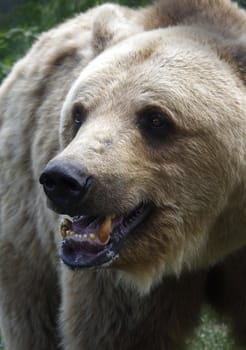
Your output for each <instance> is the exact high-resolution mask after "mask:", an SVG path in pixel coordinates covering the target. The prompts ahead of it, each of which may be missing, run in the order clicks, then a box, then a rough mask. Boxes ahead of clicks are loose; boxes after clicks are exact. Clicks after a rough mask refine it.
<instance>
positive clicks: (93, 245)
mask: <svg viewBox="0 0 246 350" xmlns="http://www.w3.org/2000/svg"><path fill="white" fill-rule="evenodd" d="M152 209H153V206H152V205H151V204H141V205H140V206H138V207H137V208H135V209H134V210H133V211H131V212H129V213H127V214H125V215H118V216H116V215H108V216H76V217H74V218H72V220H71V221H70V220H68V219H64V220H63V222H62V224H61V235H62V237H63V241H62V248H61V258H62V260H63V262H64V263H65V264H66V265H68V266H70V267H72V268H77V267H93V266H94V267H96V266H102V265H107V264H110V263H111V262H112V261H113V260H114V259H116V258H117V257H118V255H119V251H120V250H121V247H122V246H123V244H124V242H125V240H126V239H127V237H128V235H129V234H130V232H132V231H133V230H134V229H135V228H136V227H137V226H139V225H140V224H141V223H143V221H144V220H145V219H146V218H147V217H148V216H149V214H150V213H151V211H152Z"/></svg>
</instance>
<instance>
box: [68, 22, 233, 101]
mask: <svg viewBox="0 0 246 350" xmlns="http://www.w3.org/2000/svg"><path fill="white" fill-rule="evenodd" d="M206 44H207V45H206ZM224 66H225V65H224V62H223V63H222V61H221V60H220V59H219V57H218V55H217V52H216V51H215V50H213V48H211V46H210V44H209V40H208V39H206V37H204V36H203V34H202V33H201V35H200V39H199V33H198V32H196V35H195V33H194V30H190V29H189V28H188V29H187V28H185V27H184V28H182V27H181V28H179V27H178V28H166V29H159V30H154V31H151V32H144V33H141V34H137V35H134V36H133V37H131V38H129V39H126V40H125V41H123V42H122V43H120V44H118V45H115V46H114V47H113V48H110V49H108V50H106V51H105V52H104V53H102V54H101V55H99V56H98V57H97V58H95V59H94V60H93V61H92V62H91V63H89V65H88V66H87V67H86V68H85V69H84V70H83V71H82V73H81V74H80V76H79V78H78V79H77V81H76V82H75V83H74V85H73V87H72V88H71V90H70V93H69V96H68V100H70V101H73V100H74V99H76V98H80V97H81V96H86V95H87V94H88V98H89V97H90V96H91V95H92V90H93V92H94V96H95V95H104V93H107V92H109V90H112V89H114V90H116V88H117V86H122V84H126V83H129V85H132V84H134V86H135V88H137V86H139V87H142V86H144V85H146V86H148V87H149V88H151V86H152V87H153V88H156V86H157V82H158V83H160V84H161V85H162V87H164V86H166V87H167V88H170V85H171V86H173V84H175V83H178V84H181V85H183V84H186V83H188V84H190V82H191V81H192V82H194V83H195V82H196V81H197V79H198V82H199V84H204V85H206V84H208V85H210V88H211V84H212V83H213V84H220V80H222V84H224V81H223V67H224ZM218 69H219V70H220V74H218ZM211 74H212V78H214V77H215V76H216V78H217V80H216V81H214V79H213V82H212V79H211ZM205 77H207V79H205ZM225 77H226V79H228V72H227V71H226V72H225ZM105 86H107V89H105ZM121 91H122V90H121ZM136 92H137V91H136ZM94 96H93V97H94ZM89 99H90V98H89Z"/></svg>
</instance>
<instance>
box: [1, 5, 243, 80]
mask: <svg viewBox="0 0 246 350" xmlns="http://www.w3.org/2000/svg"><path fill="white" fill-rule="evenodd" d="M214 1H217V0H214ZM105 2H106V1H105V0H38V1H37V0H36V1H35V0H0V81H1V80H2V79H3V78H4V77H5V76H6V75H7V74H8V72H9V71H10V68H11V66H12V64H13V63H14V62H15V61H16V60H17V59H19V58H20V57H22V56H23V55H24V53H25V52H26V51H27V49H28V48H29V47H30V45H31V44H32V42H33V41H34V40H35V39H36V38H37V36H38V33H40V32H43V31H45V30H47V29H49V28H51V27H53V26H54V25H56V24H57V23H59V22H62V21H64V20H65V19H66V18H69V17H71V16H74V14H76V13H79V12H81V11H84V10H86V9H87V8H89V7H92V6H95V5H98V4H101V3H105ZM111 2H116V3H117V2H118V3H121V4H123V5H128V6H134V7H137V6H141V5H145V4H147V3H150V0H137V1H136V0H135V1H134V0H119V1H117V0H111ZM238 2H239V3H240V4H241V5H242V6H244V7H245V8H246V0H238Z"/></svg>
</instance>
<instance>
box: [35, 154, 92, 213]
mask: <svg viewBox="0 0 246 350" xmlns="http://www.w3.org/2000/svg"><path fill="white" fill-rule="evenodd" d="M39 182H40V184H41V185H43V189H44V192H45V194H46V196H47V197H48V199H49V200H50V204H51V209H53V210H54V211H56V212H58V213H59V214H68V215H71V216H75V215H77V214H78V210H79V209H78V208H79V203H80V202H81V200H82V199H83V198H84V197H85V195H86V193H87V192H88V190H89V188H90V187H91V185H92V183H93V177H92V176H90V175H88V174H86V172H83V171H81V170H80V169H78V168H77V167H76V166H75V165H73V164H70V163H69V162H64V161H60V160H59V161H57V160H54V161H51V162H50V163H48V165H47V166H46V167H45V169H44V170H43V172H42V173H41V175H40V179H39Z"/></svg>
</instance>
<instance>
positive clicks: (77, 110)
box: [72, 102, 86, 132]
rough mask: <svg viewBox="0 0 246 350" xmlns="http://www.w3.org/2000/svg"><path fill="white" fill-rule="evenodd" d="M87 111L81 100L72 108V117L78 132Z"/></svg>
mask: <svg viewBox="0 0 246 350" xmlns="http://www.w3.org/2000/svg"><path fill="white" fill-rule="evenodd" d="M85 116H86V111H85V108H84V106H83V105H82V104H81V103H80V102H76V103H75V104H74V105H73V108H72V119H73V124H74V127H75V130H76V132H77V131H78V129H79V128H80V127H81V125H82V124H83V122H84V120H85Z"/></svg>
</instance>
